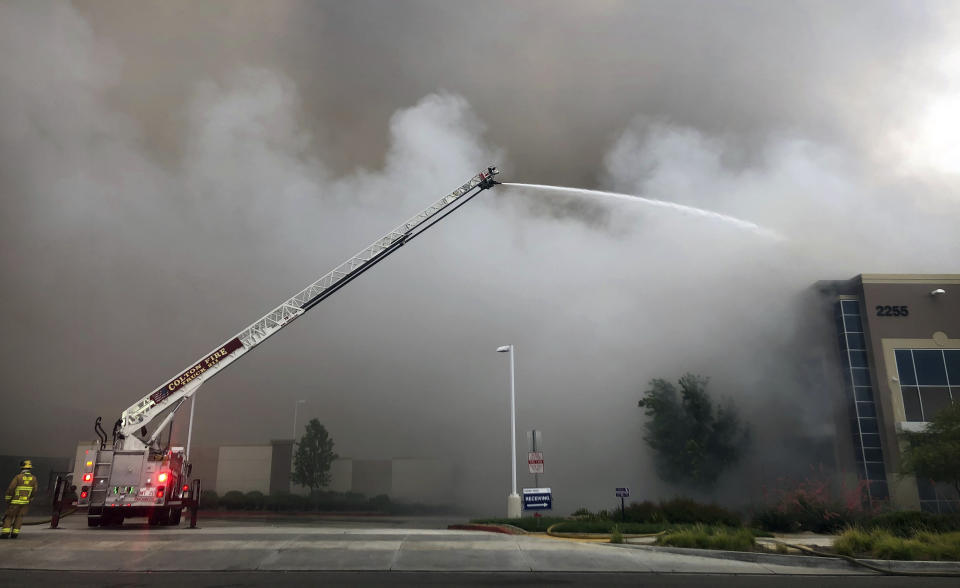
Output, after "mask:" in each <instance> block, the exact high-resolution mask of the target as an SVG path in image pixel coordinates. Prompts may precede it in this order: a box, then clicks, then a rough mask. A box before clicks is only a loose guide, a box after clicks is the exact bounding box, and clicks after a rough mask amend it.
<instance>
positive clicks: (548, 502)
mask: <svg viewBox="0 0 960 588" xmlns="http://www.w3.org/2000/svg"><path fill="white" fill-rule="evenodd" d="M552 508H553V492H552V491H551V490H550V488H524V489H523V510H550V509H552Z"/></svg>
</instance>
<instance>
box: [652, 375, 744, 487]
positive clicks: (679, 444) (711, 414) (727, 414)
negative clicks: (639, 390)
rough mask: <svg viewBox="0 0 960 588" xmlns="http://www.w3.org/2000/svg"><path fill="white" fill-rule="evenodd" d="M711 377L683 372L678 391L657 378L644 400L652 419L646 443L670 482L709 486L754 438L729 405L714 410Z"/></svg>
mask: <svg viewBox="0 0 960 588" xmlns="http://www.w3.org/2000/svg"><path fill="white" fill-rule="evenodd" d="M708 381H709V380H708V378H704V377H701V376H698V375H695V374H685V375H684V376H683V377H682V378H680V379H679V380H678V382H677V383H678V384H679V386H680V392H679V394H678V392H677V387H676V386H675V385H674V384H673V383H671V382H668V381H666V380H663V379H660V378H656V379H653V380H651V381H650V387H649V389H647V390H646V391H645V392H644V395H643V398H642V399H641V400H640V403H639V405H640V407H641V408H643V409H644V412H645V413H646V415H647V417H649V420H648V421H647V423H646V434H645V435H644V437H643V439H644V441H646V442H647V445H649V446H650V448H651V449H653V451H654V464H655V466H656V468H657V474H658V475H659V476H660V477H661V478H662V479H664V480H665V481H667V482H671V483H674V484H683V483H686V484H690V485H693V486H696V487H700V488H703V487H706V486H709V485H710V484H712V483H713V482H715V481H716V480H717V478H719V477H720V474H721V473H722V472H723V471H724V470H725V469H726V468H728V467H729V466H731V465H733V464H735V463H737V462H738V461H739V460H740V457H741V456H742V454H743V451H744V450H745V449H746V447H747V445H748V444H749V439H750V434H749V431H748V429H747V427H746V426H745V425H742V424H741V423H740V418H739V417H738V416H737V411H736V408H735V407H734V405H733V403H732V402H730V401H728V402H726V403H724V404H723V405H722V406H719V407H715V406H714V403H713V401H712V400H711V399H710V396H709V395H707V382H708Z"/></svg>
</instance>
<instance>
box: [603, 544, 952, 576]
mask: <svg viewBox="0 0 960 588" xmlns="http://www.w3.org/2000/svg"><path fill="white" fill-rule="evenodd" d="M609 545H610V546H611V547H622V548H627V549H645V550H647V551H659V552H662V553H677V554H681V555H696V556H699V557H711V558H714V559H732V560H738V561H747V562H753V563H761V564H762V563H767V564H773V565H780V566H791V567H802V568H827V569H833V570H860V571H864V572H866V573H871V572H870V571H869V570H867V569H865V568H862V567H860V566H858V565H855V564H852V563H850V562H848V561H846V560H842V559H833V558H827V557H817V556H811V555H781V554H779V553H757V552H753V551H721V550H715V549H695V548H686V547H662V546H658V545H630V544H614V543H610V544H609ZM860 561H863V562H866V563H868V564H871V565H875V566H879V567H884V568H888V569H891V570H894V571H898V572H960V562H952V561H949V562H948V561H902V560H896V559H863V560H860Z"/></svg>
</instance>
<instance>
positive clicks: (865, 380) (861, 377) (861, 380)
mask: <svg viewBox="0 0 960 588" xmlns="http://www.w3.org/2000/svg"><path fill="white" fill-rule="evenodd" d="M850 372H851V374H853V385H854V386H869V385H870V372H869V371H867V369H866V368H852V369H851V370H850Z"/></svg>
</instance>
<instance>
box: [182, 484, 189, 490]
mask: <svg viewBox="0 0 960 588" xmlns="http://www.w3.org/2000/svg"><path fill="white" fill-rule="evenodd" d="M188 490H190V486H188V485H187V484H184V485H183V491H184V492H187V491H188Z"/></svg>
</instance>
